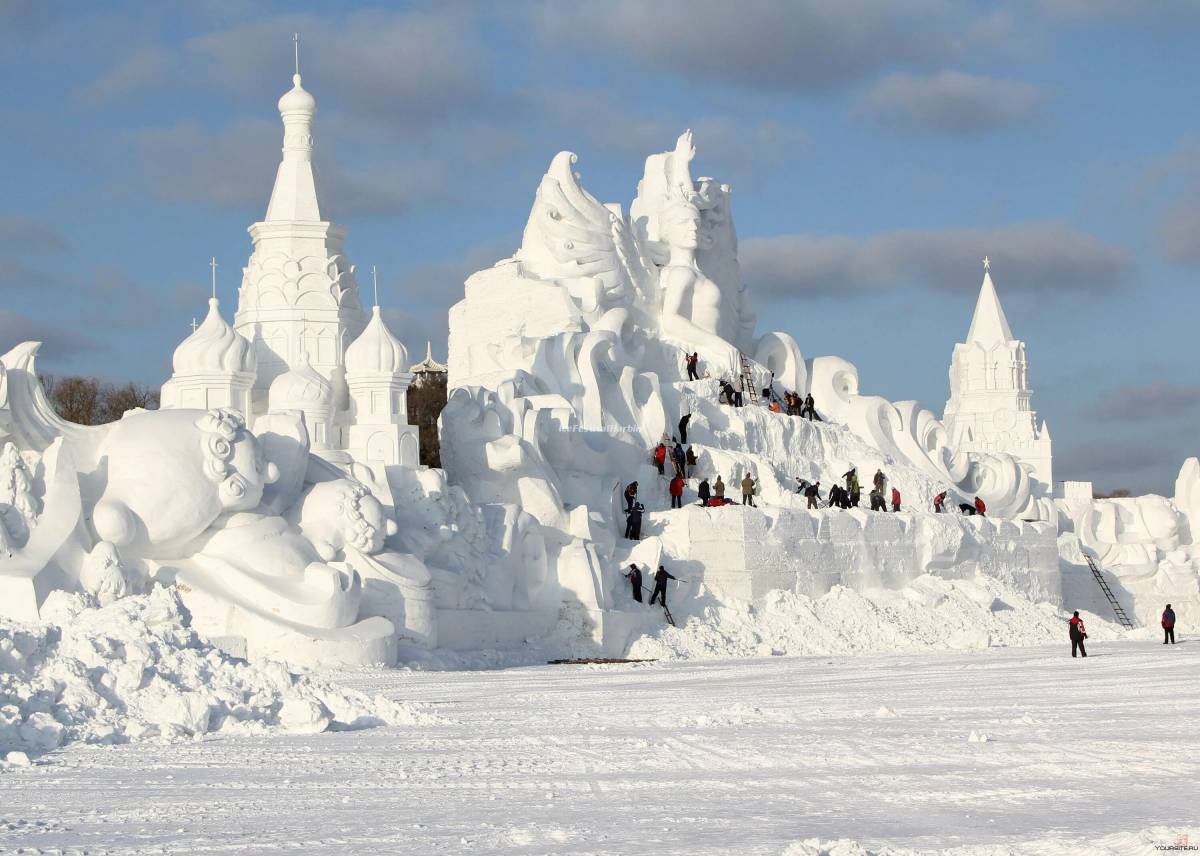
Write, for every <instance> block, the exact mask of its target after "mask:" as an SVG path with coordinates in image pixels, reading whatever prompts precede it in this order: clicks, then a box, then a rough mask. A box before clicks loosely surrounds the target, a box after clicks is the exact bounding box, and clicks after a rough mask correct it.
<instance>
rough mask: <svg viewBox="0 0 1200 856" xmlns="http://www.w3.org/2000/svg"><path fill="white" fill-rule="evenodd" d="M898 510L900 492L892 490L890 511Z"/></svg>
mask: <svg viewBox="0 0 1200 856" xmlns="http://www.w3.org/2000/svg"><path fill="white" fill-rule="evenodd" d="M899 510H900V491H898V490H896V488H892V511H899Z"/></svg>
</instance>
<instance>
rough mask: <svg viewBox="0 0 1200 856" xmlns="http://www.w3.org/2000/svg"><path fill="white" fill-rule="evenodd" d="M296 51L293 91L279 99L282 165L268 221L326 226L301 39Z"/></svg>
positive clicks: (314, 107)
mask: <svg viewBox="0 0 1200 856" xmlns="http://www.w3.org/2000/svg"><path fill="white" fill-rule="evenodd" d="M293 42H294V43H295V49H296V73H295V74H294V75H292V88H291V89H290V90H288V91H287V92H285V93H284V94H283V97H282V98H280V99H279V114H280V116H282V117H283V161H282V162H281V163H280V164H279V171H278V172H277V173H276V174H275V187H274V189H273V190H272V191H271V201H270V203H268V205H267V216H266V218H265V219H266V221H267V222H271V221H280V220H282V221H293V222H294V221H299V222H304V223H319V222H323V219H324V218H323V217H322V216H321V206H320V203H319V202H318V201H317V183H316V176H315V174H314V173H313V165H312V150H313V136H312V126H313V116H314V115H316V112H317V100H316V99H315V98H313V97H312V95H311V94H310V93H309V92H308V90H306V89H305V88H304V87H303V86H302V85H301V82H300V36H299V34H296V35H294V36H293Z"/></svg>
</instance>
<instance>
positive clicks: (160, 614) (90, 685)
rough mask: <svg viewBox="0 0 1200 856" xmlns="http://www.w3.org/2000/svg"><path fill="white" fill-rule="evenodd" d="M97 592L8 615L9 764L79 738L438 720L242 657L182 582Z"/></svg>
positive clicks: (173, 736)
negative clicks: (219, 641)
mask: <svg viewBox="0 0 1200 856" xmlns="http://www.w3.org/2000/svg"><path fill="white" fill-rule="evenodd" d="M95 603H96V602H95V600H93V599H91V598H89V596H87V595H83V594H65V593H55V594H54V595H52V596H51V598H50V599H49V600H48V601H47V603H46V610H45V615H46V621H45V622H44V623H39V624H20V623H17V622H13V621H8V620H6V619H0V753H3V752H7V753H8V754H7V756H6V760H7V761H8V763H9V764H20V763H21V760H20V759H21V758H22V757H25V753H30V754H34V755H36V754H39V753H42V752H47V751H50V750H52V749H56V748H58V747H59V746H62V745H64V744H67V743H73V742H77V741H81V742H85V743H125V742H128V741H131V740H140V739H146V738H159V739H165V740H185V739H194V738H197V737H198V736H200V735H203V734H208V733H212V732H221V733H225V734H230V733H261V732H265V731H269V730H274V729H278V730H281V731H289V732H299V733H312V732H318V731H325V730H327V729H338V730H340V729H352V728H366V727H371V726H374V725H383V724H392V725H399V724H411V723H417V722H422V721H430V720H431V719H432V717H430V716H429V715H427V714H424V713H421V712H420V711H419V710H418V709H417V708H416V707H414V706H410V705H405V704H401V703H397V702H393V701H390V700H388V699H385V698H383V697H382V696H375V697H374V698H372V697H369V696H366V695H364V694H362V693H359V692H356V691H353V690H347V689H342V688H339V687H335V686H333V685H332V684H328V683H324V682H321V681H318V680H315V679H313V678H311V677H305V676H299V675H295V674H292V673H291V672H289V671H288V669H287V667H285V666H284V665H282V664H280V663H277V662H266V663H258V664H253V665H252V664H249V663H246V662H244V661H242V660H239V659H236V658H234V657H230V656H229V655H227V654H225V653H223V652H221V651H220V650H218V649H217V648H215V647H213V646H212V645H211V644H209V643H208V642H207V641H205V640H204V639H202V638H201V637H200V636H198V635H197V634H196V633H195V632H193V631H192V630H191V629H190V628H189V627H187V624H186V619H187V615H186V611H185V610H184V608H183V606H182V604H181V603H180V601H179V597H178V595H177V594H176V593H175V592H174V590H172V589H167V588H156V589H154V590H153V591H151V592H150V593H149V594H146V595H136V596H131V597H126V598H122V599H121V600H119V601H117V602H115V603H111V604H109V605H107V606H103V607H96V606H95ZM27 762H28V759H27V758H26V763H27Z"/></svg>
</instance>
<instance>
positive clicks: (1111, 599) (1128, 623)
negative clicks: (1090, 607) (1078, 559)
mask: <svg viewBox="0 0 1200 856" xmlns="http://www.w3.org/2000/svg"><path fill="white" fill-rule="evenodd" d="M1083 558H1085V559H1087V563H1088V567H1089V568H1091V569H1092V576H1093V577H1095V578H1096V582H1097V583H1099V585H1100V591H1102V592H1104V596H1105V597H1106V598H1108V604H1109V606H1111V607H1112V611H1113V614H1115V615H1116V616H1117V621H1119V622H1121V626H1122V627H1124V628H1125V629H1126V630H1132V629H1133V628H1134V624H1133V619H1131V618H1130V617H1129V616H1128V615H1126V614H1125V608H1124V607H1122V606H1121V602H1120V601H1119V600H1117V597H1116V595H1114V594H1113V592H1112V589H1111V588H1109V587H1108V581H1107V580H1106V579H1104V574H1102V573H1100V569H1099V568H1098V567H1096V563H1095V561H1093V559H1092V556H1091V554H1090V553H1088V552H1087V551H1086V550H1085V551H1083Z"/></svg>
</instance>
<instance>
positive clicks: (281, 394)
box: [268, 356, 334, 454]
mask: <svg viewBox="0 0 1200 856" xmlns="http://www.w3.org/2000/svg"><path fill="white" fill-rule="evenodd" d="M268 410H269V412H271V413H280V412H283V411H287V410H299V411H300V412H301V413H303V414H304V424H305V425H306V427H307V428H308V437H309V443H310V448H311V449H312V451H313V452H316V453H318V454H319V453H320V452H323V451H328V450H329V449H330V448H332V446H333V443H332V440H333V411H334V407H333V385H332V384H330V382H329V381H327V380H326V379H325V378H324V377H322V376H321V374H320V373H319V372H317V371H316V369H314V368H313V367H312V366H311V365H309V362H308V358H307V356H304V357H303V358H302V362H301V364H300V366H299V368H295V369H292V370H291V371H289V372H285V373H283V374H281V375H279V377H277V378H275V380H274V381H272V383H271V390H270V394H269V406H268Z"/></svg>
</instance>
